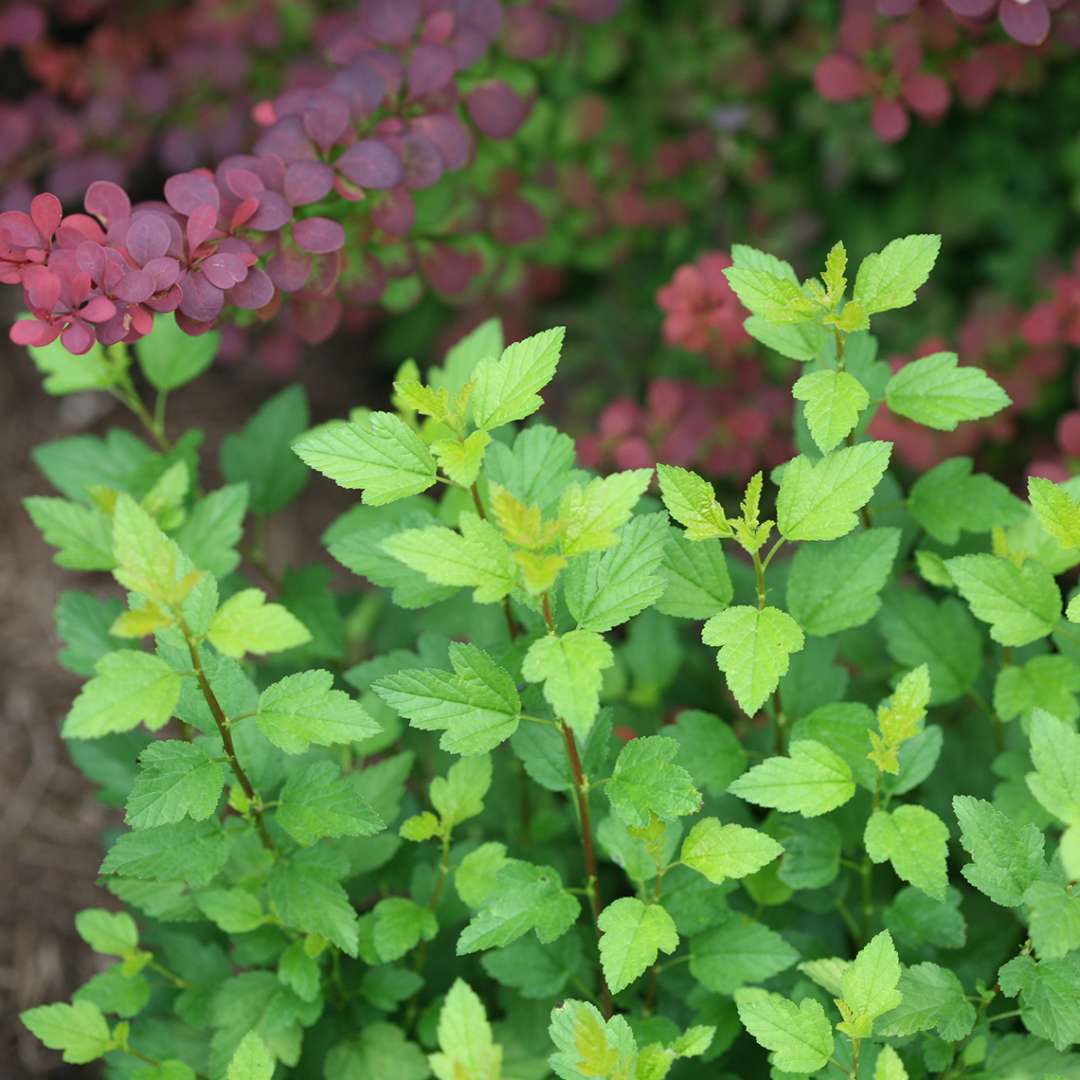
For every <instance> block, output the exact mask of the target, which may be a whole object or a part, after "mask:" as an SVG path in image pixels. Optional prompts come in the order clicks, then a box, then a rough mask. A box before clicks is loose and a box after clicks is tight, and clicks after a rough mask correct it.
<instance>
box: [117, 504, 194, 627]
mask: <svg viewBox="0 0 1080 1080" xmlns="http://www.w3.org/2000/svg"><path fill="white" fill-rule="evenodd" d="M113 555H114V556H115V558H116V562H117V566H116V569H115V570H114V571H113V577H115V578H116V580H117V581H118V582H120V584H121V585H123V586H124V588H125V589H128V590H130V591H131V592H133V593H138V594H139V595H140V596H145V597H146V598H147V599H148V600H153V601H156V602H157V603H159V604H163V605H165V606H166V607H175V606H176V605H178V604H180V603H181V602H182V601H183V599H184V597H185V596H187V594H188V593H189V592H190V591H191V587H192V585H193V584H194V580H193V578H192V576H191V574H190V573H189V571H190V565H189V564H188V563H187V560H186V559H185V558H184V556H183V554H182V553H181V551H180V549H179V547H177V545H176V543H175V541H173V540H170V539H169V538H168V537H167V536H166V535H165V534H164V533H163V532H162V531H161V529H159V528H158V526H157V523H156V522H155V521H154V519H153V518H152V517H151V516H150V515H149V514H148V513H147V512H146V511H145V510H144V509H143V508H142V507H141V506H139V504H138V503H137V502H135V500H134V499H133V498H131V496H130V495H126V494H121V495H120V497H119V498H118V499H117V500H116V509H115V511H114V512H113Z"/></svg>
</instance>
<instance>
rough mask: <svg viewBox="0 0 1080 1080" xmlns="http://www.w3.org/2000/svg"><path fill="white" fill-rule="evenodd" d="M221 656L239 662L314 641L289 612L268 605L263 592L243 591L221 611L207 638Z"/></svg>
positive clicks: (216, 614) (211, 623) (277, 605)
mask: <svg viewBox="0 0 1080 1080" xmlns="http://www.w3.org/2000/svg"><path fill="white" fill-rule="evenodd" d="M206 636H207V637H208V638H209V639H210V641H211V642H212V643H213V645H214V647H215V648H216V649H217V650H218V652H221V653H224V654H225V655H226V656H231V657H232V658H233V659H235V660H238V659H239V658H240V657H241V656H243V655H244V654H245V653H255V654H256V655H259V656H261V655H264V654H265V653H274V652H282V651H283V650H285V649H292V648H294V647H295V646H297V645H304V644H306V643H307V642H309V641H310V640H311V633H310V632H309V631H308V629H307V627H306V626H304V624H303V623H302V622H300V620H299V619H298V618H297V617H296V616H295V615H293V613H292V612H291V611H289V609H288V608H286V607H284V606H282V605H281V604H270V603H267V600H266V593H264V592H263V591H262V589H241V590H240V592H238V593H233V595H232V596H230V597H229V599H228V600H226V601H225V603H224V604H222V605H221V607H220V608H218V610H217V612H216V613H215V614H214V617H213V619H211V621H210V629H209V630H208V631H207V635H206Z"/></svg>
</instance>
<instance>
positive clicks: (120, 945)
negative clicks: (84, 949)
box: [75, 908, 139, 956]
mask: <svg viewBox="0 0 1080 1080" xmlns="http://www.w3.org/2000/svg"><path fill="white" fill-rule="evenodd" d="M75 930H76V932H77V933H78V935H79V937H81V938H82V939H83V941H85V942H86V944H87V945H89V946H90V948H91V949H93V950H94V952H97V953H101V954H102V955H103V956H127V955H128V954H129V953H132V952H134V951H135V949H136V948H137V946H138V944H139V928H138V927H137V926H136V925H135V920H134V919H133V918H132V917H131V916H130V915H129V914H128V913H127V912H126V911H115V912H114V911H106V910H105V909H104V908H86V909H85V910H83V911H80V912H79V913H78V914H77V915H76V916H75Z"/></svg>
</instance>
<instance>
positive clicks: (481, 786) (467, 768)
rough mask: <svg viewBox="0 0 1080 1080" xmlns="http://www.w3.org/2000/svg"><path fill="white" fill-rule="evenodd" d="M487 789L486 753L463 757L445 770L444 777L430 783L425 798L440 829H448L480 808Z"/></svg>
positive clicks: (489, 769)
mask: <svg viewBox="0 0 1080 1080" xmlns="http://www.w3.org/2000/svg"><path fill="white" fill-rule="evenodd" d="M490 787H491V758H490V757H488V755H487V754H478V755H476V756H474V757H468V758H463V759H462V760H461V761H458V762H455V763H454V764H453V765H451V766H450V768H449V769H448V770H447V773H446V776H445V777H441V776H436V777H435V779H434V780H432V781H431V787H430V788H429V790H428V795H429V796H430V798H431V805H432V806H434V807H435V809H436V810H437V811H438V812H439V817H441V818H442V821H443V826H444V828H446V829H447V830H449V829H450V828H451V827H452V826H454V825H457V824H459V823H460V822H462V821H467V820H468V819H469V818H471V817H476V815H477V814H479V813H480V812H481V811H482V810H483V809H484V796H485V795H486V794H487V792H488V789H489V788H490Z"/></svg>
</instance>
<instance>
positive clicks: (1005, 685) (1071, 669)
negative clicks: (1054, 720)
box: [994, 654, 1080, 722]
mask: <svg viewBox="0 0 1080 1080" xmlns="http://www.w3.org/2000/svg"><path fill="white" fill-rule="evenodd" d="M1078 692H1080V666H1078V665H1077V664H1076V663H1075V662H1074V661H1073V660H1070V659H1069V658H1068V657H1065V656H1058V655H1054V654H1051V655H1048V656H1035V657H1032V659H1030V660H1029V661H1028V662H1027V663H1026V664H1009V665H1008V666H1007V667H1003V668H1002V669H1001V671H1000V672H998V677H997V679H996V680H995V681H994V711H995V712H996V713H997V714H998V716H1000V717H1001V719H1002V720H1005V721H1008V720H1015V719H1016V718H1017V717H1022V718H1023V719H1025V720H1027V719H1030V717H1031V715H1032V713H1033V712H1034V711H1035V710H1036V709H1044V710H1045V711H1046V712H1048V713H1052V714H1053V715H1054V716H1057V717H1059V718H1060V719H1062V720H1068V721H1070V722H1072V721H1073V720H1076V719H1077V718H1078V717H1080V705H1078V704H1077V701H1076V694H1077V693H1078Z"/></svg>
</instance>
